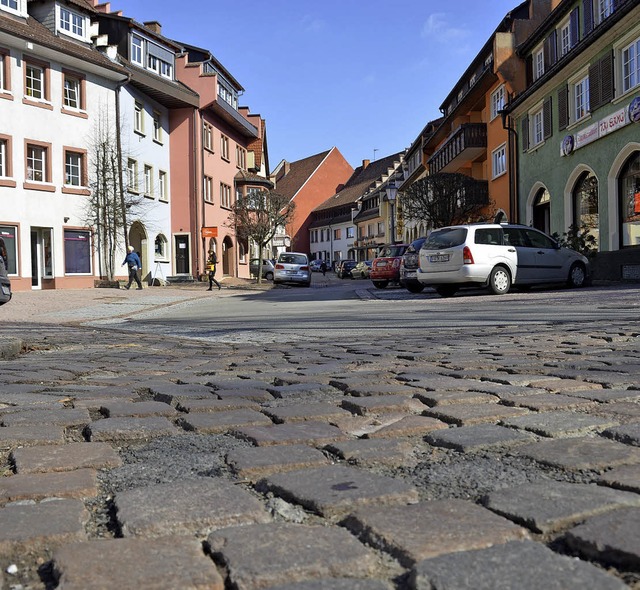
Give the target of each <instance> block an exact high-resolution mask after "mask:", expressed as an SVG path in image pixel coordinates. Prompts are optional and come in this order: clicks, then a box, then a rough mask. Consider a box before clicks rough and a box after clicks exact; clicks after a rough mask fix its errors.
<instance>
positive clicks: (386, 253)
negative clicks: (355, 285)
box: [369, 244, 409, 289]
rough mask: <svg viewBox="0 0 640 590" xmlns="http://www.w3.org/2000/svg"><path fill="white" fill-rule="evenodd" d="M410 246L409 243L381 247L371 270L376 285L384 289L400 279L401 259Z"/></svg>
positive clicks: (370, 274) (370, 273)
mask: <svg viewBox="0 0 640 590" xmlns="http://www.w3.org/2000/svg"><path fill="white" fill-rule="evenodd" d="M408 246H409V244H389V245H388V246H383V247H382V248H381V249H380V252H379V254H378V257H377V258H374V259H373V262H372V263H371V271H370V272H369V278H370V279H371V280H372V281H373V285H374V287H376V288H378V289H384V288H385V287H386V286H387V285H388V284H389V283H390V282H391V281H394V282H398V281H399V280H400V261H401V260H402V255H403V254H404V253H405V250H406V249H407V248H408Z"/></svg>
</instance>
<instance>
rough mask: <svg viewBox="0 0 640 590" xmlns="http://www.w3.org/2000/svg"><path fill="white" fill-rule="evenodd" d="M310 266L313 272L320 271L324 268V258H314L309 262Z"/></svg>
mask: <svg viewBox="0 0 640 590" xmlns="http://www.w3.org/2000/svg"><path fill="white" fill-rule="evenodd" d="M309 268H310V269H311V272H320V271H321V270H322V260H317V259H316V260H312V261H311V262H310V263H309Z"/></svg>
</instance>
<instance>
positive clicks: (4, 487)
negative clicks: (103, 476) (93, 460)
mask: <svg viewBox="0 0 640 590" xmlns="http://www.w3.org/2000/svg"><path fill="white" fill-rule="evenodd" d="M97 495H98V484H97V479H96V471H95V469H76V470H75V471H65V472H54V473H27V474H18V475H11V476H9V477H2V478H0V505H2V504H6V503H7V502H16V501H19V500H42V499H44V498H52V497H53V498H95V497H96V496H97Z"/></svg>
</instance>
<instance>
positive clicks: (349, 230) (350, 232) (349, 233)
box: [347, 227, 356, 239]
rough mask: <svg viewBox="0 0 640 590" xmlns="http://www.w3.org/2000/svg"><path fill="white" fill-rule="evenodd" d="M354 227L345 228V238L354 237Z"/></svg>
mask: <svg viewBox="0 0 640 590" xmlns="http://www.w3.org/2000/svg"><path fill="white" fill-rule="evenodd" d="M355 229H356V228H355V227H348V228H347V238H349V239H352V238H354V237H355V235H356V232H355Z"/></svg>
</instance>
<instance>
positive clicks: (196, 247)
mask: <svg viewBox="0 0 640 590" xmlns="http://www.w3.org/2000/svg"><path fill="white" fill-rule="evenodd" d="M199 112H200V111H199V109H195V108H194V109H193V116H192V117H191V119H192V122H193V123H192V125H193V199H192V200H191V203H192V205H191V206H192V207H193V209H194V215H193V219H194V223H195V227H194V231H193V242H194V247H193V252H194V253H195V263H196V278H199V276H198V275H199V274H200V251H201V249H202V248H203V247H204V238H200V240H199V239H198V238H199V237H200V236H199V235H198V234H199V233H200V228H201V227H203V226H204V202H203V204H202V220H200V208H201V207H200V205H199V202H198V191H199V187H200V179H199V175H198V133H199V129H200V127H199V125H198V123H199V119H198V113H199ZM201 158H202V159H203V160H202V165H204V154H201ZM202 198H203V199H204V195H203V196H202ZM192 268H193V267H192ZM202 268H203V270H204V266H203V267H202Z"/></svg>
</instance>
